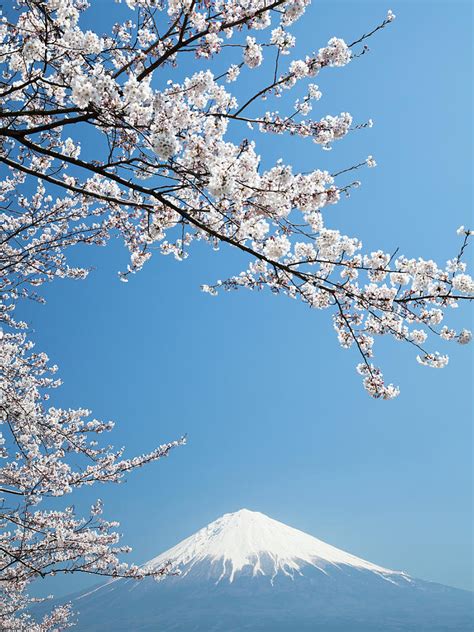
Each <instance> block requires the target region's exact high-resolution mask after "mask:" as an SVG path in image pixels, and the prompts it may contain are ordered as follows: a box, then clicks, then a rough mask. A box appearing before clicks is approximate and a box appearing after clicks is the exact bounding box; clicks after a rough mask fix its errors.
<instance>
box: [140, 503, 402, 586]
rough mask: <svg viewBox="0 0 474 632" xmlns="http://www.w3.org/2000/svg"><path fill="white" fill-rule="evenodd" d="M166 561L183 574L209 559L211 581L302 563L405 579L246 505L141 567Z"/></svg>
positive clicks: (291, 570)
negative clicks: (214, 570) (214, 573)
mask: <svg viewBox="0 0 474 632" xmlns="http://www.w3.org/2000/svg"><path fill="white" fill-rule="evenodd" d="M167 562H171V563H172V565H173V568H175V569H178V570H179V571H181V574H182V575H184V576H186V575H187V574H188V573H190V572H191V571H192V569H193V568H194V567H196V566H197V565H199V564H201V563H203V562H204V563H207V564H211V565H212V566H213V567H214V568H216V567H217V568H218V569H219V573H218V576H217V578H216V583H218V582H220V581H222V580H224V579H225V580H228V581H229V582H231V583H232V582H233V580H234V578H235V576H236V574H238V573H240V572H241V571H242V570H243V569H245V570H246V573H249V572H250V574H251V575H252V576H257V575H263V576H270V578H271V579H272V580H273V579H274V577H275V576H276V575H277V574H278V573H283V574H285V575H288V576H294V574H295V573H298V574H300V575H301V574H302V573H303V568H304V567H305V566H312V567H315V568H317V569H319V570H320V571H322V572H327V570H328V569H329V568H331V567H340V566H341V565H345V566H349V567H353V568H356V569H363V570H367V571H372V572H374V573H377V574H378V575H380V576H381V577H383V578H384V579H387V580H389V581H390V580H392V581H393V578H398V579H405V580H407V581H409V578H408V576H407V575H406V574H405V573H402V572H398V571H392V570H390V569H387V568H383V567H381V566H377V565H376V564H372V563H371V562H367V561H366V560H363V559H361V558H359V557H356V556H354V555H351V554H350V553H346V552H345V551H341V550H340V549H337V548H335V547H334V546H331V545H330V544H326V543H325V542H323V541H322V540H318V539H317V538H315V537H313V536H311V535H308V534H307V533H304V532H303V531H299V530H298V529H294V528H292V527H289V526H287V525H285V524H283V523H281V522H278V521H277V520H273V519H272V518H269V517H268V516H266V515H265V514H262V513H260V512H258V511H249V510H248V509H241V510H240V511H236V512H235V513H228V514H225V515H223V516H222V517H221V518H218V519H217V520H215V521H214V522H211V523H210V524H208V525H207V526H206V527H204V528H203V529H200V530H199V531H198V532H197V533H195V534H194V535H192V536H190V537H189V538H186V539H185V540H183V541H182V542H180V543H179V544H177V545H176V546H174V547H173V548H171V549H169V550H168V551H165V552H164V553H162V554H161V555H159V556H158V557H155V558H154V559H152V560H150V561H149V562H147V563H146V564H145V566H146V567H148V568H157V567H160V566H163V565H164V564H166V563H167Z"/></svg>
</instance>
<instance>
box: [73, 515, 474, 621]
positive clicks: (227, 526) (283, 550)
mask: <svg viewBox="0 0 474 632" xmlns="http://www.w3.org/2000/svg"><path fill="white" fill-rule="evenodd" d="M168 562H170V563H171V564H172V567H173V569H174V570H175V571H177V572H178V574H173V575H170V576H167V577H166V578H165V579H163V580H162V581H160V582H156V581H154V580H152V579H146V580H143V581H141V582H137V581H131V580H122V579H118V580H112V581H109V582H107V583H105V584H102V585H100V586H97V587H96V588H94V589H93V590H89V591H86V592H84V593H82V594H79V595H76V596H74V597H73V598H72V602H73V606H74V609H75V611H76V612H77V613H78V621H79V624H78V627H77V628H76V629H77V630H78V631H80V632H85V631H86V630H87V632H99V631H100V632H112V631H113V632H125V631H126V632H135V631H136V632H145V631H149V632H151V631H153V632H310V631H314V632H428V631H429V632H472V631H473V630H474V617H473V607H472V606H473V601H472V594H471V593H469V592H466V591H462V590H457V589H455V588H449V587H447V586H441V585H439V584H433V583H431V582H425V581H422V580H418V579H414V578H412V577H410V576H408V575H407V574H406V573H403V572H401V571H394V570H390V569H387V568H383V567H382V566H378V565H376V564H373V563H371V562H367V561H366V560H363V559H361V558H359V557H356V556H354V555H351V554H350V553H346V552H345V551H342V550H340V549H337V548H335V547H333V546H331V545H329V544H326V543H325V542H322V541H321V540H318V539H317V538H315V537H313V536H311V535H308V534H306V533H303V532H302V531H299V530H297V529H293V528H292V527H289V526H287V525H285V524H282V523H281V522H278V521H276V520H273V519H272V518H269V517H268V516H265V515H264V514H262V513H259V512H255V511H249V510H247V509H242V510H240V511H237V512H235V513H229V514H225V515H224V516H222V517H221V518H219V519H217V520H215V521H214V522H212V523H210V524H209V525H207V526H206V527H204V528H203V529H201V530H199V531H198V532H196V533H195V534H194V535H191V536H190V537H189V538H187V539H185V540H183V541H182V542H180V543H179V544H177V545H176V546H174V547H173V548H171V549H169V550H168V551H165V552H164V553H162V554H160V555H158V556H157V557H155V558H153V559H151V560H150V561H149V562H147V563H146V564H145V566H146V567H148V568H160V567H162V566H163V565H164V564H166V563H168Z"/></svg>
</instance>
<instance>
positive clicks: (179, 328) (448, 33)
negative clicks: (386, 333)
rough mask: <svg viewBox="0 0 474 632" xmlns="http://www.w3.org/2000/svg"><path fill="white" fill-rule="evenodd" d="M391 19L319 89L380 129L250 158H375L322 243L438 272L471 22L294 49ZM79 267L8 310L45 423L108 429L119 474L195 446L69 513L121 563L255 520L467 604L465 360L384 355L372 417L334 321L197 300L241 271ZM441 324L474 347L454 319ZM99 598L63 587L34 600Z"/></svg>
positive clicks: (201, 259)
mask: <svg viewBox="0 0 474 632" xmlns="http://www.w3.org/2000/svg"><path fill="white" fill-rule="evenodd" d="M99 6H100V7H105V6H112V5H109V4H108V3H106V2H103V3H100V2H97V5H96V8H97V7H99ZM113 6H114V7H115V6H116V5H113ZM389 8H391V9H393V11H394V12H395V13H396V15H397V19H396V20H395V22H394V23H393V24H392V25H391V26H390V27H389V28H387V29H386V30H385V31H383V32H382V33H380V34H378V35H376V36H375V37H374V38H373V39H371V40H370V41H369V47H370V54H367V55H364V56H363V57H362V58H360V59H358V60H356V61H354V62H353V63H351V64H350V65H349V66H348V67H347V68H344V69H341V70H336V69H334V70H328V71H327V72H325V73H321V75H320V76H319V77H318V84H319V86H320V89H321V90H322V92H323V98H322V99H321V101H320V102H319V103H318V104H317V107H316V108H315V113H316V114H317V115H319V114H320V115H325V114H338V113H339V112H341V111H349V112H351V113H352V114H353V116H354V119H355V120H356V121H357V122H364V121H366V120H367V119H368V118H369V117H371V118H373V120H374V122H375V125H374V127H373V128H372V129H369V130H362V131H359V132H355V133H353V134H352V135H350V136H349V137H348V138H346V139H344V140H343V141H341V142H339V143H337V144H335V146H334V149H333V151H332V152H324V151H321V149H320V148H319V147H317V146H315V145H314V144H312V143H310V142H309V141H308V142H304V141H302V140H296V139H286V138H282V137H275V136H270V135H266V136H261V137H259V138H258V148H259V151H260V153H261V154H262V156H263V160H264V162H266V163H267V164H270V162H272V161H274V160H275V159H276V158H279V157H282V158H284V160H285V161H287V162H292V163H293V164H294V166H295V169H298V170H302V171H306V170H308V169H310V168H315V167H319V168H327V169H329V170H330V171H333V170H338V169H340V168H344V167H346V166H350V165H352V164H354V163H356V162H359V161H360V160H364V159H365V158H366V157H367V155H368V154H373V155H374V157H375V158H376V160H377V162H378V167H377V168H376V169H372V170H366V171H363V172H362V173H361V174H360V175H359V176H357V177H359V178H360V179H361V180H362V187H361V188H360V189H358V190H357V191H355V192H354V193H353V195H352V196H351V198H350V199H349V200H347V201H342V202H341V203H340V204H339V205H337V206H336V207H333V208H330V209H329V210H328V211H327V213H326V224H327V225H328V226H329V227H334V228H339V229H341V230H343V231H345V232H346V233H347V234H349V235H352V236H358V237H360V238H361V239H362V241H363V242H364V246H365V249H366V250H369V251H370V250H372V249H376V248H382V249H385V250H387V251H393V250H394V249H395V248H396V247H400V250H401V252H402V253H404V254H406V255H408V256H423V257H429V258H434V259H436V260H438V261H439V262H444V261H445V260H446V259H448V258H451V257H452V256H453V255H454V254H456V253H457V248H458V246H459V237H457V236H456V229H457V227H458V226H459V225H460V224H466V225H468V224H469V223H470V222H471V221H472V167H473V164H472V163H473V161H472V93H471V88H470V81H471V77H472V56H471V51H470V39H471V37H472V7H471V4H470V3H469V2H458V1H453V0H449V2H448V1H443V2H435V1H434V0H430V1H428V0H427V1H426V2H422V1H418V2H416V1H411V2H408V1H406V2H403V1H398V2H397V1H395V2H391V3H388V2H387V3H385V2H381V1H380V0H377V1H375V0H374V1H372V2H365V1H359V0H354V1H352V2H342V1H341V2H338V1H336V2H335V1H331V2H329V1H326V0H324V1H319V2H314V4H313V6H312V7H311V8H310V9H309V10H308V12H307V14H306V16H305V18H304V19H303V20H302V21H301V22H300V23H298V24H297V25H296V26H295V27H294V29H293V30H294V32H295V34H297V36H298V51H299V52H300V53H302V52H303V51H305V52H311V51H312V50H314V49H317V48H319V47H320V46H323V45H325V43H326V42H327V40H328V39H329V37H331V36H333V35H337V36H340V37H343V38H344V39H346V41H352V40H353V39H356V38H357V37H358V36H360V35H361V34H362V33H365V32H367V30H369V29H370V27H372V26H374V25H376V24H378V23H379V22H380V21H381V19H383V17H384V16H385V14H386V12H387V9H389ZM247 77H248V80H252V77H253V75H252V74H250V73H249V74H248V75H247ZM240 132H241V133H242V134H245V133H246V130H244V129H242V130H240ZM91 149H93V148H91ZM80 254H81V257H80V259H81V261H82V262H84V261H86V262H87V263H89V264H90V265H93V266H94V267H95V270H94V272H93V273H92V274H91V275H90V277H89V278H88V280H87V281H85V282H71V281H55V283H54V284H51V285H49V286H48V287H46V288H45V295H46V298H47V304H46V305H45V306H41V305H36V304H33V303H30V304H24V305H23V306H22V308H21V311H20V314H21V316H22V317H23V318H25V319H27V320H28V321H29V322H30V323H31V326H32V329H34V331H35V333H34V337H35V339H36V341H37V346H38V349H41V350H45V351H46V352H47V353H48V354H49V356H50V357H51V359H52V360H53V361H54V362H55V363H57V364H58V365H59V366H60V373H61V376H62V378H63V380H64V386H63V387H62V388H61V389H60V391H58V392H57V397H58V400H57V401H58V403H60V404H62V405H65V406H86V407H88V408H91V409H92V410H93V412H94V415H95V416H97V417H101V418H107V419H109V418H111V419H114V420H116V422H117V427H116V429H115V431H114V433H113V443H114V445H116V446H121V445H126V446H127V449H128V452H129V454H134V453H137V452H143V451H146V450H148V449H149V448H151V447H152V446H154V445H156V444H157V443H160V442H164V441H167V440H171V439H174V438H176V437H179V436H180V435H182V434H185V433H187V434H188V438H189V442H188V445H187V446H186V447H184V448H180V449H179V450H176V451H175V452H174V453H173V454H172V456H171V457H170V458H169V459H167V460H164V461H160V462H159V463H157V464H155V465H152V466H150V467H148V468H145V469H142V470H139V471H138V472H136V473H135V474H132V475H131V476H130V477H129V480H128V481H127V482H126V483H125V484H122V485H120V486H109V487H107V486H104V487H101V488H97V487H96V488H94V489H91V490H87V491H84V492H81V494H80V495H79V497H78V499H77V502H78V505H80V504H81V503H82V502H86V501H89V500H92V499H93V498H95V497H97V496H100V497H101V498H102V499H103V500H104V502H105V508H106V516H107V517H113V518H116V519H118V520H119V521H120V522H121V531H122V532H123V533H124V534H125V538H124V542H126V543H128V544H130V545H132V546H133V548H134V552H133V553H132V554H131V556H130V561H132V560H133V561H136V562H139V563H141V562H143V561H145V560H147V559H149V558H151V557H153V556H155V555H156V554H158V553H159V552H161V551H162V550H164V549H166V548H168V547H170V546H172V545H173V544H175V543H176V542H177V541H179V540H181V539H182V538H184V537H186V536H188V535H190V534H191V533H192V532H194V531H195V530H197V529H198V528H200V527H202V526H204V525H205V524H206V523H208V522H210V521H211V520H213V519H215V518H217V517H218V516H219V515H221V514H222V513H225V512H229V511H235V510H237V509H240V508H242V507H247V508H249V509H255V510H258V511H262V512H264V513H266V514H268V515H270V516H272V517H274V518H276V519H278V520H281V521H283V522H286V523H288V524H290V525H292V526H294V527H297V528H300V529H302V530H304V531H307V532H309V533H311V534H313V535H315V536H317V537H319V538H321V539H323V540H326V541H328V542H330V543H331V544H333V545H335V546H338V547H340V548H343V549H346V550H348V551H350V552H352V553H354V554H356V555H358V556H361V557H364V558H366V559H368V560H370V561H373V562H376V563H378V564H381V565H384V566H387V567H391V568H394V569H402V570H405V571H407V572H409V573H410V574H412V575H414V576H418V577H421V578H424V579H428V580H433V581H438V582H441V583H445V584H450V585H453V586H459V587H464V588H469V587H471V588H472V576H471V568H472V540H471V533H472V457H471V451H472V434H471V425H472V397H471V395H470V389H471V384H472V377H473V376H472V351H471V349H467V348H465V347H460V346H455V345H453V344H451V345H449V346H448V348H447V350H448V352H450V356H451V361H450V364H449V366H448V367H447V368H446V369H444V370H442V371H436V370H433V369H429V368H426V367H421V366H419V365H418V364H417V363H416V360H415V357H414V353H413V351H412V350H411V349H408V348H405V347H404V346H400V345H399V344H396V343H391V342H389V341H387V342H385V341H380V342H379V344H378V345H377V346H378V358H379V361H380V362H381V363H382V366H383V368H384V372H385V374H386V376H387V378H388V379H389V381H394V382H395V383H398V384H399V385H400V387H401V389H402V392H401V395H400V397H399V398H398V399H397V400H395V401H393V402H379V401H373V400H371V399H370V398H369V397H368V396H367V395H366V394H365V392H364V391H363V389H362V387H361V383H360V378H359V376H358V375H357V374H356V372H355V369H354V365H355V364H356V362H357V361H358V359H357V358H356V356H355V353H353V352H351V351H343V350H341V349H340V348H339V346H338V343H337V340H336V336H335V334H334V332H333V329H332V324H331V320H330V318H329V314H327V313H319V312H316V311H311V310H309V309H307V308H305V307H304V306H303V305H300V304H298V303H297V302H295V301H291V300H289V299H286V298H284V297H274V296H272V295H270V294H266V293H255V294H252V293H250V292H239V293H231V294H222V295H220V296H219V297H217V298H212V297H210V296H208V295H206V294H203V293H202V292H200V289H199V288H200V285H201V284H202V283H208V282H213V281H214V280H216V279H218V278H225V277H226V275H230V274H232V273H234V272H238V271H240V269H241V266H242V265H243V264H244V263H245V262H246V260H245V259H244V258H242V256H241V255H240V254H239V253H234V252H231V251H230V250H229V249H227V248H222V250H221V251H220V252H213V251H212V250H210V249H208V248H205V247H204V246H199V245H198V246H197V247H195V248H194V250H193V252H192V253H191V256H190V257H189V259H187V260H186V261H185V262H183V263H177V262H175V261H174V260H172V259H170V258H166V257H160V256H158V255H157V256H156V257H155V258H154V259H152V261H151V262H150V263H149V264H147V266H146V267H145V268H144V270H143V271H142V272H141V273H140V274H138V275H136V276H134V277H132V278H131V280H130V282H129V283H128V284H123V283H120V282H119V281H118V278H117V271H118V270H119V269H123V268H124V267H125V266H126V263H127V253H126V252H125V250H124V249H123V248H122V246H121V245H120V244H119V243H118V242H116V243H112V244H111V245H110V246H109V247H107V248H106V249H101V250H97V251H93V250H86V251H83V252H81V253H80ZM459 311H461V310H459ZM449 322H451V323H454V324H455V325H459V324H461V323H462V324H463V325H464V326H468V327H469V314H468V310H467V309H463V310H462V314H457V313H456V314H454V318H453V319H452V320H451V321H449ZM471 326H472V322H471ZM442 349H445V347H441V348H440V350H442ZM91 582H94V579H92V580H91V578H77V577H70V578H69V577H62V578H58V579H55V580H54V582H53V583H51V582H49V583H48V584H47V591H48V592H49V591H51V590H53V591H54V592H55V593H56V594H65V593H68V592H71V591H74V590H77V589H79V588H81V587H82V586H86V585H90V583H91Z"/></svg>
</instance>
